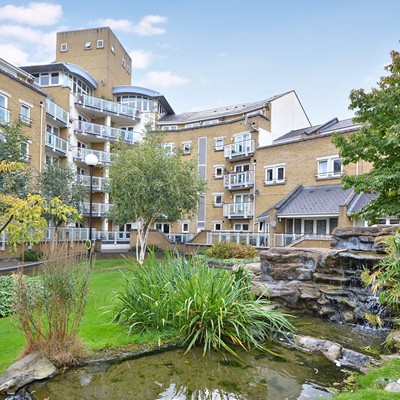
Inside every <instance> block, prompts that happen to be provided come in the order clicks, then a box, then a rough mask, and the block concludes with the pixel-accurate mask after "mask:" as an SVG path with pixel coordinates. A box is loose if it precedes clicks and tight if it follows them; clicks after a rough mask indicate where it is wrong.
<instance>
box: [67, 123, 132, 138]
mask: <svg viewBox="0 0 400 400" xmlns="http://www.w3.org/2000/svg"><path fill="white" fill-rule="evenodd" d="M74 131H75V134H77V133H80V134H82V135H89V136H93V135H94V136H96V137H100V138H102V139H104V140H118V139H122V140H125V141H126V142H129V143H133V142H136V141H138V140H140V134H139V133H137V132H132V131H127V130H125V129H118V128H112V127H110V126H105V125H99V124H92V123H91V122H86V121H75V122H74Z"/></svg>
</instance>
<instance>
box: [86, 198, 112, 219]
mask: <svg viewBox="0 0 400 400" xmlns="http://www.w3.org/2000/svg"><path fill="white" fill-rule="evenodd" d="M113 206H114V204H109V203H93V206H92V216H93V217H107V216H108V214H109V212H110V209H111V208H112V207H113ZM89 213H90V202H83V203H82V208H81V214H82V215H85V216H87V215H89Z"/></svg>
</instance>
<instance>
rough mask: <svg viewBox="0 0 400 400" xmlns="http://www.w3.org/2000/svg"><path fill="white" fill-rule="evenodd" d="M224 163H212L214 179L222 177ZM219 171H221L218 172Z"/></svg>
mask: <svg viewBox="0 0 400 400" xmlns="http://www.w3.org/2000/svg"><path fill="white" fill-rule="evenodd" d="M224 170H225V165H223V164H221V165H214V179H222V178H223V177H224ZM218 172H221V173H218Z"/></svg>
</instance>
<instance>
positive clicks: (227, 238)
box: [207, 231, 269, 248]
mask: <svg viewBox="0 0 400 400" xmlns="http://www.w3.org/2000/svg"><path fill="white" fill-rule="evenodd" d="M219 242H233V243H238V244H249V245H250V246H254V247H263V248H268V247H269V234H268V233H252V232H238V231H211V232H207V244H209V245H212V244H214V243H219Z"/></svg>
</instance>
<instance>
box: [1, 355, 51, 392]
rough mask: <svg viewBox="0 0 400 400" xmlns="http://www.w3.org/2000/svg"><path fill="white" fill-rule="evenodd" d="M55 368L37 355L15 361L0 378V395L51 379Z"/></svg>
mask: <svg viewBox="0 0 400 400" xmlns="http://www.w3.org/2000/svg"><path fill="white" fill-rule="evenodd" d="M55 373H56V367H55V366H54V365H53V364H52V363H51V362H50V361H49V360H47V359H46V358H43V357H42V356H41V355H40V354H39V353H32V354H28V355H27V356H26V357H24V358H23V359H22V360H19V361H17V362H16V363H14V364H13V365H11V367H9V368H8V369H7V371H6V372H4V374H3V375H2V376H0V393H9V394H13V393H15V392H17V390H19V389H20V388H22V387H23V386H25V385H27V384H28V383H31V382H33V381H36V380H42V379H47V378H51V377H52V376H54V375H55Z"/></svg>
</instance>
